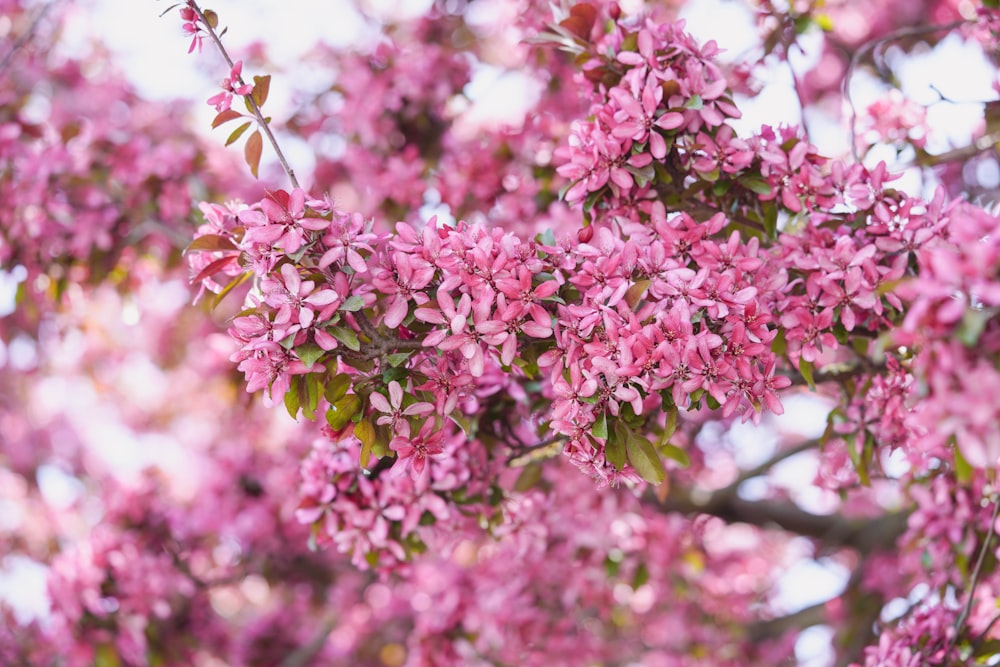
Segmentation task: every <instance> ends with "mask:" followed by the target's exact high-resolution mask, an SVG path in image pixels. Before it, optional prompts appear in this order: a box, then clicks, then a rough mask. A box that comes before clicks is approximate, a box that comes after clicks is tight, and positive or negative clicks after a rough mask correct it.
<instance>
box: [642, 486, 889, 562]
mask: <svg viewBox="0 0 1000 667" xmlns="http://www.w3.org/2000/svg"><path fill="white" fill-rule="evenodd" d="M695 498H697V500H695ZM644 501H645V502H646V503H647V504H649V505H652V506H655V507H657V508H659V509H660V510H662V511H664V512H680V513H681V514H692V515H693V514H707V515H709V516H714V517H718V518H720V519H722V520H723V521H725V522H727V523H748V524H750V525H753V526H759V527H761V528H779V529H781V530H785V531H788V532H790V533H794V534H796V535H801V536H803V537H811V538H813V539H816V540H818V541H819V542H821V543H822V544H824V545H826V546H829V547H848V548H851V549H855V550H857V551H858V552H860V553H862V554H867V553H871V552H873V551H879V550H883V549H888V548H889V547H891V546H892V545H893V544H894V543H895V541H896V539H897V538H898V537H899V536H900V535H902V533H903V531H904V530H905V529H906V520H907V518H908V515H907V514H906V513H904V512H896V513H892V514H885V515H883V516H881V517H879V518H877V519H851V518H847V517H843V516H840V515H838V514H812V513H810V512H806V511H805V510H803V509H800V508H799V507H797V506H796V505H795V504H793V503H791V502H781V501H774V500H744V499H743V498H740V497H739V496H737V495H736V494H735V493H732V492H730V491H726V490H723V491H720V492H715V493H711V494H709V495H708V496H707V497H705V498H704V500H703V501H702V499H701V498H698V497H697V494H696V493H692V492H691V491H690V490H683V489H675V490H672V491H671V492H670V494H669V495H668V496H667V498H666V500H665V501H663V502H660V501H659V500H658V499H657V498H656V496H655V495H654V494H653V493H651V492H650V493H648V494H646V496H645V497H644Z"/></svg>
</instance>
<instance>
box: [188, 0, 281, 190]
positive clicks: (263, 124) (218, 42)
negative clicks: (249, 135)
mask: <svg viewBox="0 0 1000 667" xmlns="http://www.w3.org/2000/svg"><path fill="white" fill-rule="evenodd" d="M188 6H189V7H191V9H193V10H194V12H195V13H196V14H197V15H198V19H199V20H200V21H201V23H202V24H203V26H204V27H205V29H206V30H207V31H208V34H209V36H211V38H212V41H213V42H215V46H216V48H217V49H219V53H221V54H222V57H223V58H225V60H226V64H228V65H229V68H230V69H232V68H233V66H234V65H235V64H236V63H234V62H233V59H232V58H231V57H230V56H229V52H228V51H226V47H225V46H223V44H222V39H221V38H220V37H219V35H218V34H217V33H216V32H215V28H213V27H212V24H211V23H209V22H208V17H206V16H205V13H204V12H203V11H202V10H201V7H199V6H198V3H197V2H195V1H194V0H189V2H188ZM238 80H239V83H240V85H245V84H246V81H244V80H243V77H242V76H240V77H238ZM243 97H244V98H245V99H246V101H247V104H248V105H249V106H250V108H251V109H252V110H253V115H254V118H256V119H257V125H258V127H260V129H261V131H263V132H264V135H265V136H266V137H267V140H268V141H269V142H270V144H271V148H273V149H274V153H275V155H277V156H278V162H280V163H281V168H282V169H284V170H285V173H286V174H288V180H290V181H291V182H292V187H293V188H298V187H299V181H298V179H297V178H295V172H294V171H293V170H292V167H291V166H290V165H289V164H288V160H286V159H285V154H284V153H282V152H281V147H280V146H279V145H278V140H277V139H276V138H275V137H274V134H273V133H272V132H271V127H270V126H269V125H268V122H267V120H266V119H265V118H264V114H263V112H262V111H261V110H260V107H259V106H258V105H257V102H256V101H254V99H253V96H252V95H244V96H243Z"/></svg>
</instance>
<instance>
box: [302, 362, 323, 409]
mask: <svg viewBox="0 0 1000 667" xmlns="http://www.w3.org/2000/svg"><path fill="white" fill-rule="evenodd" d="M304 378H305V380H304V392H303V393H304V394H305V395H304V396H303V398H302V413H303V414H304V415H305V417H306V419H308V420H309V421H314V420H315V419H316V408H317V407H319V395H320V389H319V374H318V373H309V374H307V375H305V376H304Z"/></svg>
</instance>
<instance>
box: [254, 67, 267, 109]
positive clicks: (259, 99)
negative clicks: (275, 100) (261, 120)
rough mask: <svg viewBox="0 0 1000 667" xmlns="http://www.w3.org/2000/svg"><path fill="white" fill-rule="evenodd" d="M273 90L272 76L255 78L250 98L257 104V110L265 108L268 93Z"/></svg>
mask: <svg viewBox="0 0 1000 667" xmlns="http://www.w3.org/2000/svg"><path fill="white" fill-rule="evenodd" d="M270 90H271V75H270V74H267V75H266V76H255V77H254V78H253V90H252V91H250V97H252V98H253V101H254V102H256V103H257V108H258V109H259V108H260V107H262V106H264V102H267V93H268V91H270Z"/></svg>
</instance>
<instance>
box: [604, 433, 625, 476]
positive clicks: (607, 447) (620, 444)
mask: <svg viewBox="0 0 1000 667" xmlns="http://www.w3.org/2000/svg"><path fill="white" fill-rule="evenodd" d="M621 429H622V426H621V424H615V429H614V431H613V432H612V433H611V434H610V435H609V436H608V441H607V442H606V443H604V458H605V460H606V461H607V462H608V463H610V464H611V465H613V466H614V467H615V470H619V471H620V470H622V469H623V468H624V467H625V457H626V453H625V440H626V437H627V433H622V431H621Z"/></svg>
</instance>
